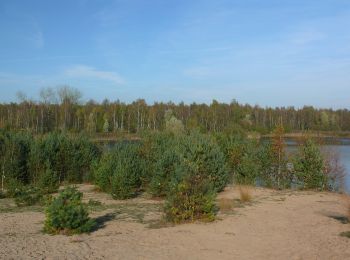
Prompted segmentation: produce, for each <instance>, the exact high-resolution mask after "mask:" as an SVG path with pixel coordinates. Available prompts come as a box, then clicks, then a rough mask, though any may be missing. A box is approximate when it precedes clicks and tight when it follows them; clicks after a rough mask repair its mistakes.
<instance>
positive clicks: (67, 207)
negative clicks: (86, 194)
mask: <svg viewBox="0 0 350 260" xmlns="http://www.w3.org/2000/svg"><path fill="white" fill-rule="evenodd" d="M82 196H83V194H82V193H81V192H79V191H78V190H77V189H76V188H72V187H67V188H65V189H64V190H62V191H61V192H60V193H59V195H58V197H57V198H54V199H52V201H51V202H50V203H49V204H48V206H47V208H46V220H45V226H44V230H45V232H47V233H50V234H59V233H61V234H66V235H70V234H77V233H83V232H90V231H91V230H92V229H93V227H94V226H95V221H94V220H92V219H90V218H89V214H88V210H87V208H86V206H85V205H84V204H83V203H82Z"/></svg>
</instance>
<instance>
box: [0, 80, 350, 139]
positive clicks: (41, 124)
mask: <svg viewBox="0 0 350 260" xmlns="http://www.w3.org/2000/svg"><path fill="white" fill-rule="evenodd" d="M17 97H18V102H16V103H6V104H5V103H3V104H0V128H5V129H8V130H27V131H31V132H33V133H46V132H50V131H54V130H68V131H71V132H87V133H100V132H125V133H137V132H139V131H142V130H163V129H164V128H165V121H164V114H165V111H172V113H173V114H174V116H175V117H176V118H178V119H179V120H181V121H182V122H183V125H184V127H185V129H187V130H192V129H200V130H201V131H202V132H204V133H215V132H236V131H256V132H259V133H262V134H264V133H269V132H271V130H272V129H273V128H274V127H275V126H276V125H277V124H283V125H284V128H285V130H286V132H297V131H305V130H313V131H350V111H349V110H348V109H339V110H333V109H316V108H313V107H311V106H305V107H303V108H300V109H297V108H294V107H278V108H270V107H266V108H262V107H260V106H258V105H255V106H251V105H248V104H240V103H238V102H237V101H236V100H232V102H231V103H229V104H226V103H219V102H218V101H216V100H213V101H212V103H211V104H209V105H208V104H197V103H192V104H185V103H183V102H181V103H179V104H175V103H172V102H169V103H162V102H159V103H158V102H155V103H154V104H152V105H151V104H147V103H146V102H145V100H143V99H138V100H136V101H134V102H132V103H124V102H121V101H119V100H117V101H109V100H107V99H106V100H104V101H103V102H102V103H98V102H95V101H93V100H90V101H88V102H86V103H83V102H81V97H82V94H81V92H79V90H77V89H75V88H71V87H68V86H63V87H60V88H57V89H53V88H45V89H42V90H41V91H40V100H38V101H34V100H31V99H28V98H26V95H25V94H23V93H18V94H17Z"/></svg>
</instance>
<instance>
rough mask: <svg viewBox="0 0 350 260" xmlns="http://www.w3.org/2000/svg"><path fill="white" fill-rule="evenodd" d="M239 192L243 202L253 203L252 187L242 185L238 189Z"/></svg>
mask: <svg viewBox="0 0 350 260" xmlns="http://www.w3.org/2000/svg"><path fill="white" fill-rule="evenodd" d="M238 190H239V199H240V201H241V202H243V203H246V202H251V201H252V194H251V187H249V186H244V185H240V186H239V187H238Z"/></svg>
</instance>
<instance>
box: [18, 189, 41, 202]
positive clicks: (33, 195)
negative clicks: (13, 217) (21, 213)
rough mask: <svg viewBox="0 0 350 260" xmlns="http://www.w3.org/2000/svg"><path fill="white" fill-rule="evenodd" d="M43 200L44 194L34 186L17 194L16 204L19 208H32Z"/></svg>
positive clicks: (20, 190)
mask: <svg viewBox="0 0 350 260" xmlns="http://www.w3.org/2000/svg"><path fill="white" fill-rule="evenodd" d="M42 200H43V193H42V191H41V190H40V189H39V188H36V187H33V186H26V187H22V188H21V189H19V190H17V192H16V194H15V203H16V205H17V206H18V207H24V206H32V205H35V204H38V203H39V202H41V201H42Z"/></svg>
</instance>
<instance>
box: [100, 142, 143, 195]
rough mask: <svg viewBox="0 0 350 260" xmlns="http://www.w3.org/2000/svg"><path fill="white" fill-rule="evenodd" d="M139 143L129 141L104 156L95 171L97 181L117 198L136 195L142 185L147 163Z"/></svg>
mask: <svg viewBox="0 0 350 260" xmlns="http://www.w3.org/2000/svg"><path fill="white" fill-rule="evenodd" d="M139 148H140V147H139V145H137V144H132V143H127V144H123V145H119V146H117V147H115V148H114V149H113V150H111V151H109V152H107V153H106V154H104V155H103V156H102V159H101V161H100V163H99V165H98V166H97V168H96V171H95V183H96V185H97V186H98V187H99V188H100V189H101V190H102V191H105V192H110V193H111V195H112V196H113V197H114V198H115V199H127V198H131V197H134V196H135V195H136V194H137V191H138V190H139V189H140V186H141V177H142V176H143V171H144V169H145V163H144V161H143V160H142V158H141V157H140V153H139Z"/></svg>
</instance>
